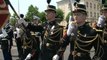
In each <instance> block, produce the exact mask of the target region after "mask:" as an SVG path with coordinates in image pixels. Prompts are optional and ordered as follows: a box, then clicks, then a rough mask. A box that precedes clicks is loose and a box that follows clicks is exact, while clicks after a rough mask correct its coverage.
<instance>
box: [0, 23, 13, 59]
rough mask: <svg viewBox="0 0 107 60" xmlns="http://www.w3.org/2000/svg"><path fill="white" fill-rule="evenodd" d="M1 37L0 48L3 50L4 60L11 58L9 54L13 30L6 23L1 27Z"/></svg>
mask: <svg viewBox="0 0 107 60" xmlns="http://www.w3.org/2000/svg"><path fill="white" fill-rule="evenodd" d="M0 38H1V40H2V41H1V49H2V52H3V57H4V60H12V56H11V46H12V38H13V31H12V29H11V26H10V25H9V24H6V26H5V27H4V28H2V34H0Z"/></svg>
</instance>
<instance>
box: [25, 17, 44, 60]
mask: <svg viewBox="0 0 107 60" xmlns="http://www.w3.org/2000/svg"><path fill="white" fill-rule="evenodd" d="M40 22H41V21H40V18H39V17H38V16H33V22H32V23H29V24H28V26H27V29H28V30H29V31H30V33H31V36H30V38H31V41H32V43H31V47H32V48H31V51H30V52H29V54H28V55H27V56H26V59H25V60H39V55H40V41H42V39H41V34H42V32H43V30H44V29H43V27H42V25H41V23H40Z"/></svg>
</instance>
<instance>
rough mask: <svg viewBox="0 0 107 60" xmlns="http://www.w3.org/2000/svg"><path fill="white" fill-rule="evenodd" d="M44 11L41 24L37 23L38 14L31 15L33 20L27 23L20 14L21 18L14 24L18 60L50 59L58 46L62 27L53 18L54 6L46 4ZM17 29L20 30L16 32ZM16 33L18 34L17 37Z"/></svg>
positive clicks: (54, 13)
mask: <svg viewBox="0 0 107 60" xmlns="http://www.w3.org/2000/svg"><path fill="white" fill-rule="evenodd" d="M45 12H46V19H47V21H46V22H44V23H43V24H38V23H39V22H40V18H39V17H38V16H33V21H32V22H31V23H28V22H26V21H25V20H24V18H23V17H24V15H23V14H21V15H20V17H21V19H20V20H18V22H17V24H16V25H17V29H16V35H17V36H16V39H17V38H19V40H17V45H18V44H19V45H18V48H19V49H18V52H19V58H20V60H39V59H40V60H52V57H53V56H54V55H55V54H56V52H57V51H58V49H59V48H60V45H61V43H62V42H61V41H60V40H61V38H62V36H63V27H62V26H61V25H59V24H58V22H57V19H56V18H55V17H56V7H55V6H53V5H48V7H47V9H46V10H45ZM19 30H20V32H18V31H19ZM18 35H20V36H19V37H18ZM18 42H19V43H18ZM39 57H40V58H39Z"/></svg>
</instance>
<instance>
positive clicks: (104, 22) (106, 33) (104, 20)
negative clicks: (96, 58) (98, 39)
mask: <svg viewBox="0 0 107 60" xmlns="http://www.w3.org/2000/svg"><path fill="white" fill-rule="evenodd" d="M97 27H98V28H99V29H102V30H103V36H102V43H103V45H102V46H103V50H104V52H103V53H104V54H103V56H102V60H107V57H106V56H107V4H104V5H103V6H102V8H101V15H100V17H99V20H98V23H97Z"/></svg>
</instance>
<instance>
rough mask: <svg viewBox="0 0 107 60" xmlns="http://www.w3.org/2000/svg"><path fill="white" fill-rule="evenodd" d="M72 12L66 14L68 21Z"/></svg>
mask: <svg viewBox="0 0 107 60" xmlns="http://www.w3.org/2000/svg"><path fill="white" fill-rule="evenodd" d="M71 14H72V13H71V12H69V13H68V15H67V16H66V21H67V22H68V21H69V17H70V16H71Z"/></svg>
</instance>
